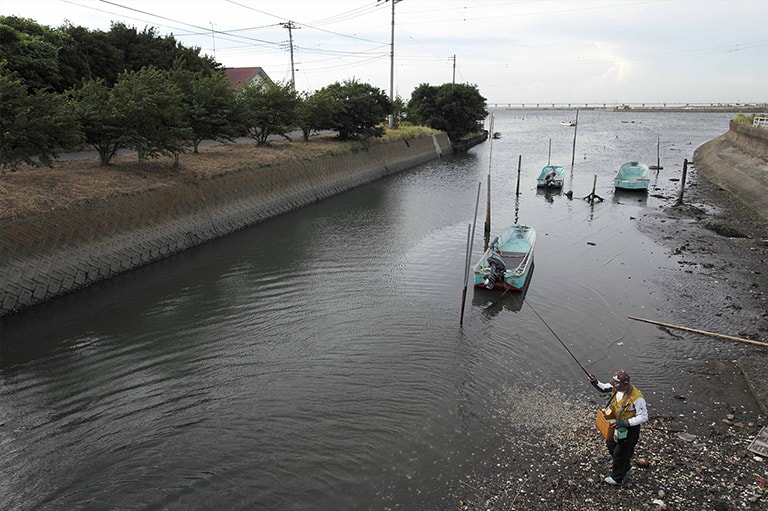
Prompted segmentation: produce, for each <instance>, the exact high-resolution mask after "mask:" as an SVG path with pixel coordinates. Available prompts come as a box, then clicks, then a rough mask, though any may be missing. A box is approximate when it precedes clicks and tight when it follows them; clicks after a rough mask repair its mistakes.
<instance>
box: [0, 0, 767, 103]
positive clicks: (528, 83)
mask: <svg viewBox="0 0 768 511" xmlns="http://www.w3.org/2000/svg"><path fill="white" fill-rule="evenodd" d="M392 5H393V4H392V3H391V1H386V2H385V1H383V0H208V1H195V0H109V1H107V0H0V14H3V15H16V16H22V17H27V18H32V19H34V20H35V21H37V22H38V23H40V24H42V25H48V26H53V27H55V26H59V25H62V24H64V23H66V22H69V23H71V24H73V25H76V26H77V25H79V26H83V27H87V28H89V29H91V30H95V29H100V30H109V27H110V24H111V23H112V22H117V21H119V22H123V23H125V24H127V25H131V26H135V27H136V28H138V29H139V30H142V29H144V27H147V26H149V27H155V28H156V29H157V31H158V32H159V33H161V34H168V33H172V34H173V35H174V37H175V38H176V39H177V40H178V41H179V42H181V43H182V44H184V45H185V46H193V47H199V48H200V49H201V50H202V52H204V53H206V54H209V55H211V56H213V57H214V58H215V59H216V61H218V62H220V63H221V64H222V65H224V66H226V67H252V66H261V67H262V68H263V69H264V70H265V71H266V73H267V74H268V75H269V76H270V77H271V78H272V79H273V80H275V81H280V82H287V81H289V80H290V79H291V57H290V46H291V45H290V44H289V35H290V34H289V30H288V28H285V27H286V26H288V23H289V22H291V25H293V26H295V29H293V30H291V31H290V33H292V36H293V59H294V70H295V79H296V88H297V89H299V90H302V91H313V90H317V89H319V88H321V87H323V86H325V85H328V84H330V83H333V82H336V81H342V80H346V79H351V78H355V79H357V80H359V81H363V82H366V83H370V84H372V85H374V86H376V87H378V88H380V89H382V90H383V91H385V92H386V93H387V94H389V93H390V78H391V76H394V80H393V81H394V94H395V95H396V96H397V95H399V96H401V97H403V98H404V99H405V100H408V98H410V95H411V92H413V89H414V88H415V87H416V86H418V85H419V84H421V83H429V84H431V85H441V84H443V83H450V82H451V81H454V80H455V81H456V82H458V83H471V84H475V85H477V86H478V88H479V90H480V93H481V94H482V95H483V96H484V97H485V98H486V99H487V100H488V102H489V104H491V106H492V105H493V104H496V103H500V104H509V103H511V104H521V103H526V104H530V103H553V102H555V103H573V104H580V103H603V102H607V103H663V102H666V103H734V102H739V103H747V102H748V103H755V102H766V101H768V31H766V22H768V0H644V1H641V0H551V1H548V0H509V1H503V0H399V1H398V2H396V3H395V4H394V5H395V18H394V20H395V23H394V29H395V39H394V56H395V58H394V74H393V75H392V74H391V72H390V69H391V59H390V55H391V49H392V46H391V33H392V32H391V31H392Z"/></svg>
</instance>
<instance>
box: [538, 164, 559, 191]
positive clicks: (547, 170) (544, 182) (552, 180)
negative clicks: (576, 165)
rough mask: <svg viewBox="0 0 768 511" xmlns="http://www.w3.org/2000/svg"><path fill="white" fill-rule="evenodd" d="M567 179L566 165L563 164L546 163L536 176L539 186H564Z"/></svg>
mask: <svg viewBox="0 0 768 511" xmlns="http://www.w3.org/2000/svg"><path fill="white" fill-rule="evenodd" d="M564 181H565V167H563V166H562V165H545V166H544V168H543V169H541V173H540V174H539V177H538V178H536V186H538V187H539V188H562V187H563V182H564Z"/></svg>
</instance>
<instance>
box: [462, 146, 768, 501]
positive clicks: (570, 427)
mask: <svg viewBox="0 0 768 511" xmlns="http://www.w3.org/2000/svg"><path fill="white" fill-rule="evenodd" d="M731 156H733V155H731ZM743 160H744V165H745V166H746V165H750V167H749V170H748V171H754V165H753V163H754V157H752V156H750V155H748V154H744V155H743ZM738 163H739V162H738V159H734V158H731V164H732V165H738ZM708 170H709V169H708ZM721 170H724V171H725V170H727V169H721ZM702 174H703V173H702ZM689 182H690V186H689V187H688V191H687V192H686V196H685V200H684V203H683V205H682V206H675V205H674V204H675V202H676V201H675V198H674V197H666V198H665V199H667V200H666V204H667V205H666V206H665V207H664V208H662V209H660V210H659V211H650V212H649V213H648V214H647V215H646V216H644V217H643V218H641V219H639V222H638V225H639V228H640V229H641V230H642V231H643V232H644V233H646V234H647V235H649V236H651V237H652V238H654V239H655V240H656V241H657V242H659V243H660V244H662V245H663V246H664V247H665V248H667V249H668V250H670V252H672V253H674V254H676V255H677V256H679V257H680V261H681V264H685V265H686V268H689V269H686V270H685V271H683V272H680V275H681V276H680V277H679V278H678V279H677V280H676V281H675V282H670V283H667V286H666V293H667V295H668V296H669V298H668V300H669V301H670V302H671V307H675V308H679V309H680V311H679V312H680V314H681V317H682V318H684V320H685V321H686V322H688V324H692V325H701V324H707V325H712V326H713V327H717V329H718V330H720V331H725V332H728V333H730V335H733V336H738V337H743V338H748V339H752V340H756V341H760V342H768V298H767V297H766V294H765V293H766V292H768V291H766V290H768V272H766V271H764V269H765V267H766V264H765V263H766V261H768V242H766V240H767V239H768V232H767V231H766V227H767V226H768V222H766V220H765V219H764V218H763V217H761V216H760V215H759V214H756V212H755V211H754V210H751V209H749V208H746V207H745V206H744V204H743V203H741V202H740V201H739V199H738V198H737V197H734V196H733V195H731V194H730V193H729V192H727V191H726V190H724V189H723V188H722V187H720V186H719V185H716V184H714V183H713V182H712V181H709V180H708V179H705V176H704V175H699V172H697V169H696V168H695V167H692V168H691V172H690V174H689ZM715 279H716V280H715ZM713 281H715V282H717V283H718V284H719V285H717V286H713V285H712V282H713ZM670 334H671V335H675V334H674V333H672V332H671V331H670ZM677 381H679V382H680V385H679V387H678V388H676V389H672V391H671V397H670V396H666V397H665V399H658V398H657V399H656V401H659V402H655V403H653V406H652V413H651V419H650V420H649V422H648V423H647V424H646V425H644V426H643V432H642V434H641V439H640V442H639V444H638V447H637V451H636V456H635V462H637V460H638V459H642V460H644V461H645V462H647V466H639V465H638V466H635V467H634V469H633V471H632V473H630V474H629V475H628V476H627V478H626V480H625V481H624V484H623V485H622V486H621V487H618V488H614V487H610V486H608V485H606V484H605V483H604V482H603V478H604V477H605V475H606V474H607V473H608V471H609V467H608V464H607V462H608V460H609V457H608V454H607V451H606V449H605V445H604V443H603V441H602V439H601V437H600V436H599V435H598V434H597V432H596V430H595V428H594V425H593V424H594V411H595V410H596V409H597V408H599V407H600V406H601V404H602V403H599V402H598V401H597V398H596V396H595V395H592V394H587V393H586V391H585V393H584V394H583V395H580V396H576V397H574V396H563V395H559V394H557V393H555V392H548V391H542V389H540V388H536V389H510V391H509V393H508V395H509V398H508V399H509V405H510V406H509V407H508V408H509V409H510V410H515V412H514V414H515V415H516V416H515V417H512V416H507V417H504V416H502V417H500V421H499V426H498V427H499V430H500V431H504V433H503V435H504V437H505V440H504V442H503V444H504V445H503V446H502V447H501V448H499V449H498V450H497V451H496V452H495V453H494V454H493V455H491V456H490V457H489V458H488V459H487V460H486V462H485V464H484V466H483V467H482V468H481V469H480V470H479V471H478V473H475V474H471V475H468V476H467V478H466V480H465V481H462V487H461V488H459V489H457V491H456V492H455V493H454V494H453V495H451V496H450V497H449V498H450V499H451V503H450V507H451V508H456V509H461V510H502V509H503V510H552V509H568V510H576V509H589V510H592V511H599V510H611V511H616V510H664V509H669V510H672V509H675V510H690V509H696V510H707V511H709V510H715V511H728V510H737V509H740V510H741V509H744V510H768V487H767V486H766V479H768V458H766V457H761V456H758V455H757V454H755V453H753V452H751V451H749V450H748V447H749V445H750V443H751V442H752V440H753V439H754V438H755V436H756V435H758V433H759V432H760V430H761V428H762V427H764V426H768V348H766V347H761V346H756V345H752V344H739V343H737V342H732V341H726V340H724V341H723V348H722V350H721V352H720V357H718V358H717V359H715V360H709V361H707V362H703V363H699V364H696V365H694V366H692V367H691V368H690V369H689V370H687V372H686V373H684V374H682V375H680V376H679V378H677ZM586 386H587V384H586V381H585V387H586ZM547 403H551V405H552V406H548V405H547ZM550 409H551V410H557V414H555V415H553V416H546V415H543V416H542V414H541V411H542V410H550ZM510 413H511V412H510ZM523 417H525V418H523ZM532 418H533V419H532ZM521 424H524V426H521ZM558 425H559V426H558Z"/></svg>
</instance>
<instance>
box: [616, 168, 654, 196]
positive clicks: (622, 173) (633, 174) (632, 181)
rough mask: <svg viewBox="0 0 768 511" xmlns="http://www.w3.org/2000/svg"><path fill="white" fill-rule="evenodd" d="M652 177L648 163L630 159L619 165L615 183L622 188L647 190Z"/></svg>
mask: <svg viewBox="0 0 768 511" xmlns="http://www.w3.org/2000/svg"><path fill="white" fill-rule="evenodd" d="M650 183H651V178H650V177H648V165H646V164H645V163H640V162H637V161H630V162H627V163H625V164H624V165H622V166H621V167H619V171H618V172H617V173H616V177H615V178H614V179H613V184H614V186H616V188H619V189H621V190H637V191H647V190H648V185H649V184H650Z"/></svg>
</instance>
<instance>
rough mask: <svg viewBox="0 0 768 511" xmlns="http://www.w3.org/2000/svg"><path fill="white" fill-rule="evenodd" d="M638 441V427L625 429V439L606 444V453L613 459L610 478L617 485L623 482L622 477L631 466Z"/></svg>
mask: <svg viewBox="0 0 768 511" xmlns="http://www.w3.org/2000/svg"><path fill="white" fill-rule="evenodd" d="M638 440H640V426H631V427H629V428H627V438H624V439H622V440H619V441H618V442H606V443H605V445H606V447H608V452H610V453H611V457H612V458H613V465H612V467H611V477H613V480H614V481H616V482H617V483H620V482H622V481H623V480H624V476H625V475H626V474H627V472H629V468H630V467H631V466H632V455H633V454H635V446H636V445H637V441H638Z"/></svg>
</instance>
